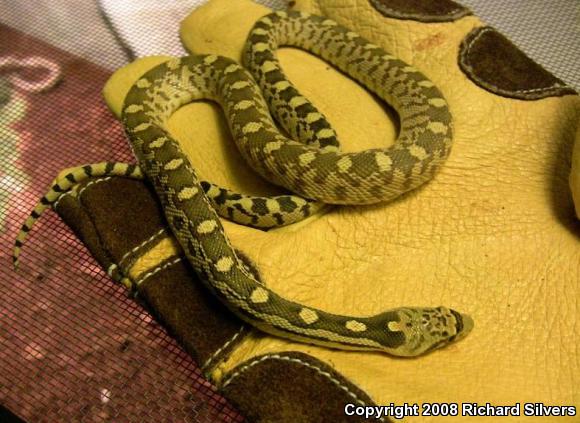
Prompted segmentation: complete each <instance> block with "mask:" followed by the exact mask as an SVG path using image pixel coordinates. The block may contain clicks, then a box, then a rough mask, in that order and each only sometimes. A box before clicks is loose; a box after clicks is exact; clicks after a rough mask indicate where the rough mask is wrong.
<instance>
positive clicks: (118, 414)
mask: <svg viewBox="0 0 580 423" xmlns="http://www.w3.org/2000/svg"><path fill="white" fill-rule="evenodd" d="M8 3H9V2H8ZM26 3H35V2H26ZM55 3H57V2H55ZM39 4H40V2H39ZM2 13H4V11H2ZM2 13H0V14H2ZM8 13H13V14H14V13H22V12H21V11H19V10H17V9H11V10H10V11H8ZM4 17H6V16H4ZM97 18H98V15H97ZM22 19H29V20H30V19H33V17H28V16H23V17H22ZM101 23H102V22H101ZM49 24H50V20H49V21H48V23H47V27H46V31H47V33H48V32H50V31H49ZM71 25H74V22H71ZM53 29H54V28H53ZM89 29H90V28H89ZM76 30H77V31H78V33H79V37H92V36H94V34H93V33H91V31H90V30H88V29H87V28H81V27H78V28H76ZM31 31H32V29H31ZM34 31H36V32H38V28H35V29H34ZM27 32H29V31H27ZM41 32H42V31H41ZM48 35H50V34H48ZM0 40H2V41H1V43H0V61H1V60H2V59H3V58H4V59H6V58H10V59H11V60H20V59H24V58H30V57H39V58H42V59H48V60H50V61H51V62H52V63H54V64H57V65H58V66H59V67H60V71H61V74H62V80H61V81H60V83H59V84H58V85H56V86H55V87H53V88H51V89H48V90H46V91H44V92H40V93H32V92H29V91H26V90H23V89H22V88H19V87H18V81H16V80H14V79H13V78H14V77H15V76H17V77H19V78H21V79H23V80H28V81H41V82H42V80H43V79H45V78H46V77H47V75H48V73H47V71H46V70H43V69H42V67H40V68H38V69H33V68H30V67H26V68H24V69H23V68H20V67H18V66H4V67H3V68H2V70H1V71H0V157H1V161H0V164H1V165H0V243H1V248H0V263H2V264H1V267H0V403H1V404H4V405H5V406H6V407H8V408H9V409H10V410H12V411H13V412H14V413H15V414H17V415H19V416H20V417H22V418H24V419H26V420H29V421H39V422H40V421H43V422H45V421H46V422H57V421H66V422H69V421H80V422H102V421H115V422H133V421H134V422H145V421H151V422H160V421H164V422H166V421H176V422H178V421H186V422H217V421H224V422H240V421H242V420H243V419H242V417H241V416H240V415H239V414H238V413H237V412H236V411H235V410H234V409H233V408H232V407H231V406H230V405H229V404H228V403H227V402H226V401H225V400H224V399H223V398H222V397H221V396H220V395H219V394H218V393H217V392H216V391H215V389H214V388H213V387H212V386H211V385H210V384H209V383H208V382H206V381H205V380H204V379H203V378H202V376H201V373H200V371H199V369H198V367H197V366H196V364H195V363H194V362H193V360H192V359H191V358H190V357H189V356H188V355H187V354H186V353H185V352H184V351H183V350H182V349H181V348H180V347H179V346H178V344H177V343H176V342H175V341H174V340H173V339H172V338H171V337H170V336H169V335H168V334H167V333H166V332H165V330H164V329H163V328H162V327H160V325H159V324H158V323H156V321H154V320H153V319H152V317H151V315H150V314H149V313H147V312H146V311H145V309H144V308H143V307H141V306H140V305H139V304H137V303H136V302H134V301H133V300H132V299H130V298H128V297H127V293H126V291H125V289H124V288H123V287H121V286H119V285H116V284H115V283H114V282H112V281H111V279H110V278H109V277H108V276H107V275H106V274H105V273H104V272H103V271H102V270H101V269H100V268H99V267H98V265H97V264H96V262H95V260H94V259H93V258H92V257H91V256H90V255H89V253H88V251H87V250H86V248H85V247H84V246H83V245H82V244H80V242H79V241H78V240H77V239H76V237H75V236H74V235H73V234H72V232H71V231H70V230H69V229H68V227H66V226H65V225H64V224H63V223H62V222H61V221H60V219H59V218H58V217H57V216H56V214H55V213H53V212H47V213H46V215H45V216H44V217H43V219H41V220H40V221H39V223H38V225H37V226H35V228H34V230H33V231H32V233H31V236H30V237H29V239H28V242H27V243H26V244H25V248H24V250H23V254H22V264H21V267H20V270H19V272H18V273H15V272H14V271H13V270H12V265H11V258H10V256H11V249H12V244H13V241H14V238H15V236H16V233H17V231H18V229H19V227H20V225H21V224H22V222H23V221H24V219H25V218H26V216H27V215H28V213H29V211H30V210H31V208H32V207H33V205H34V204H35V203H36V201H37V200H38V199H39V198H40V196H41V195H42V194H43V193H44V191H45V190H46V188H47V187H48V184H49V183H50V181H51V180H52V179H53V178H54V177H55V176H56V174H57V172H58V171H60V170H61V169H63V168H66V167H70V166H73V165H78V164H82V163H89V162H97V161H104V160H119V161H132V156H131V153H130V151H129V148H128V146H127V143H126V141H125V138H124V135H123V133H122V129H121V127H120V125H119V123H118V122H117V121H115V119H114V118H113V116H112V115H111V113H110V112H109V111H108V110H107V109H106V107H105V105H104V103H103V101H102V97H101V89H102V87H103V84H104V83H105V81H106V80H107V78H108V77H109V75H110V73H111V70H108V69H113V68H115V67H116V66H120V65H122V63H116V62H115V60H117V62H118V57H121V58H122V56H119V55H117V56H115V55H111V56H107V55H103V63H102V65H103V66H99V65H96V64H94V63H91V62H89V61H88V60H86V59H82V58H80V57H79V56H77V55H73V54H70V53H67V52H64V51H63V50H60V49H57V48H55V47H53V46H51V45H50V44H48V43H45V42H41V41H40V40H39V39H38V38H35V37H32V36H29V35H25V34H24V32H22V31H18V30H15V29H13V28H11V27H10V26H8V25H6V24H0ZM113 47H115V46H113ZM111 57H113V59H111ZM115 57H117V59H115ZM107 58H108V60H109V61H108V62H107V61H106V60H107Z"/></svg>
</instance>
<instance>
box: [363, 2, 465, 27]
mask: <svg viewBox="0 0 580 423" xmlns="http://www.w3.org/2000/svg"><path fill="white" fill-rule="evenodd" d="M369 1H370V3H371V5H372V6H373V7H374V8H375V9H376V10H378V11H379V12H380V13H381V14H382V15H383V16H385V17H387V18H395V19H410V20H414V21H420V22H451V21H455V20H457V19H459V18H462V17H464V16H467V15H471V11H470V10H469V9H468V8H466V7H463V6H461V5H460V4H458V3H456V2H454V1H451V0H369Z"/></svg>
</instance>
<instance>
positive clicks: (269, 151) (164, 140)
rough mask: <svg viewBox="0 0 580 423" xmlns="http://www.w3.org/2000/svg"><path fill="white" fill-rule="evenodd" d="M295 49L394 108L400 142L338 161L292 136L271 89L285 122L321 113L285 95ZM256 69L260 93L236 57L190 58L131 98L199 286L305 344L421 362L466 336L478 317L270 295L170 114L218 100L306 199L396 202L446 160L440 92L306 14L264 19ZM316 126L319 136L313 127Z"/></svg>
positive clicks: (263, 162) (137, 143) (139, 86)
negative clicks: (373, 309)
mask: <svg viewBox="0 0 580 423" xmlns="http://www.w3.org/2000/svg"><path fill="white" fill-rule="evenodd" d="M276 40H277V42H276ZM309 40H311V41H309ZM312 40H314V41H312ZM289 44H291V45H296V46H298V47H301V48H304V49H306V50H308V51H312V52H313V53H315V54H318V55H320V56H321V57H323V58H325V59H326V60H328V61H329V62H330V63H332V64H334V65H336V66H337V67H339V68H340V69H342V70H343V71H345V72H347V73H348V74H349V75H351V76H353V77H354V78H355V79H357V80H359V81H360V82H362V83H363V84H364V85H365V86H367V87H368V88H369V89H370V90H371V91H374V92H376V93H377V94H378V95H379V96H381V97H382V98H383V99H384V100H386V101H388V102H389V103H390V104H391V105H393V106H394V108H395V109H396V110H397V112H398V113H399V115H400V117H401V132H400V135H399V137H398V139H397V141H396V142H395V144H394V145H393V146H391V147H389V148H387V149H374V150H367V151H363V152H359V153H340V152H338V151H337V150H336V149H335V148H334V149H333V148H325V145H324V140H322V138H324V135H325V134H327V132H326V131H322V132H321V134H320V135H321V136H320V139H321V142H320V143H319V146H313V145H304V144H303V143H300V142H296V141H293V140H291V139H288V138H286V137H285V136H283V135H282V134H281V133H280V132H279V131H278V129H277V128H276V126H275V124H274V122H273V121H272V118H271V116H270V112H269V110H268V105H267V104H266V102H265V100H264V96H263V95H262V91H263V92H264V95H265V96H266V98H270V99H271V100H272V99H273V100H272V101H271V102H272V105H271V109H272V112H273V114H275V115H277V114H279V110H282V109H284V108H285V110H286V112H288V106H290V108H292V112H291V114H292V115H293V116H294V119H296V120H297V119H298V118H299V117H300V119H301V121H306V122H310V123H312V122H315V121H316V118H317V117H318V115H317V111H310V112H308V113H310V114H311V115H310V116H309V115H306V117H305V118H303V116H302V115H303V114H304V110H303V109H301V106H303V105H306V104H307V103H308V101H307V100H306V99H304V97H302V96H300V95H299V93H298V92H297V91H290V92H286V90H295V88H294V87H293V86H292V85H291V84H290V83H289V81H287V80H283V78H284V77H283V73H282V72H281V69H280V68H279V65H278V64H277V61H276V60H275V52H274V50H275V48H276V46H277V45H289ZM249 63H254V64H249ZM246 65H247V66H249V67H250V68H253V69H254V71H255V75H256V79H257V80H258V81H259V82H260V83H261V84H262V85H263V88H262V89H260V88H259V87H258V86H257V85H256V83H255V82H254V79H253V78H252V76H251V75H250V74H249V73H248V72H247V71H246V70H245V69H243V68H242V67H241V66H239V65H238V64H237V63H236V62H234V61H232V60H231V59H228V58H225V57H220V56H215V55H206V56H190V57H184V58H182V59H178V60H173V61H170V62H167V63H164V64H162V65H159V66H157V67H156V68H154V69H152V70H151V71H149V72H147V73H146V74H145V75H143V76H142V77H141V78H140V79H139V80H138V81H137V82H136V83H135V84H134V85H133V87H132V88H131V90H130V91H129V93H128V95H127V97H126V99H125V104H124V109H123V122H124V125H125V128H126V132H127V135H128V137H129V139H130V141H131V144H132V146H133V150H134V152H135V154H136V156H137V159H138V162H139V165H140V166H141V168H142V170H143V171H144V172H145V174H146V175H147V177H148V178H149V179H150V181H151V182H152V183H153V185H154V187H155V190H156V192H157V195H158V196H159V198H160V200H161V202H162V205H163V209H164V213H165V215H166V217H167V221H168V224H169V226H170V228H171V230H172V231H173V233H174V235H175V236H176V238H177V239H178V241H179V243H180V244H181V246H182V247H183V249H184V251H185V255H186V256H187V258H188V260H189V262H190V263H191V265H192V266H193V268H194V269H195V271H196V272H197V273H198V275H199V276H200V279H201V280H202V281H203V282H204V283H205V284H206V286H207V287H208V288H209V289H210V290H211V291H212V292H214V293H215V295H216V296H218V297H219V298H220V299H221V300H222V301H223V302H224V304H226V306H228V307H229V308H230V309H231V310H232V311H233V312H234V313H235V314H236V315H238V316H239V317H240V318H242V319H244V320H246V321H248V322H249V323H251V324H252V325H254V326H256V327H258V328H260V329H262V330H264V331H266V332H269V333H272V334H275V335H278V336H282V337H286V338H290V339H293V340H297V341H302V342H308V343H314V344H320V345H325V346H330V347H334V348H341V349H358V350H376V351H383V352H386V353H389V354H393V355H397V356H416V355H419V354H422V353H424V352H426V351H429V350H432V349H434V348H438V347H441V346H444V345H446V344H448V343H449V342H452V341H454V340H457V339H459V338H462V337H463V336H465V335H466V334H467V333H468V332H469V330H470V329H471V327H472V321H471V319H470V318H469V317H468V316H465V315H461V314H460V313H458V312H456V311H454V310H450V309H448V308H446V307H435V308H420V307H402V308H396V309H392V310H387V311H385V312H383V313H380V314H378V315H375V316H370V317H353V316H345V315H337V314H331V313H327V312H325V311H323V310H318V309H316V308H313V307H308V306H305V305H303V304H300V303H296V302H293V301H290V300H288V299H286V298H283V297H281V296H280V295H278V294H277V293H275V292H274V291H272V290H271V289H269V288H268V287H267V286H266V285H265V284H264V283H263V281H261V280H259V279H258V278H257V277H256V275H255V274H253V273H252V272H250V271H249V270H248V267H247V266H246V264H245V263H244V262H243V261H242V260H241V259H240V257H239V255H238V254H237V253H236V250H235V249H234V248H233V247H232V245H231V244H230V241H229V239H228V237H227V236H226V234H225V231H224V228H223V226H222V224H221V222H220V220H219V218H218V215H217V214H216V212H215V211H214V209H213V208H212V206H211V204H210V201H209V200H208V198H207V196H206V194H205V193H204V190H203V187H202V185H201V182H200V180H199V178H198V176H197V174H196V172H195V170H194V169H193V167H192V166H191V164H190V162H189V160H188V158H187V157H186V156H185V154H184V153H183V151H182V150H181V148H180V147H179V144H178V143H177V142H176V141H175V140H173V139H172V137H171V135H170V134H169V133H168V132H167V130H166V122H167V120H168V118H169V117H170V116H171V114H172V113H173V112H175V111H176V110H177V109H178V108H179V107H180V106H182V105H184V104H186V103H189V102H191V101H195V100H200V99H209V100H213V101H216V102H217V103H219V104H220V105H221V107H222V108H223V110H224V113H225V116H226V117H227V119H228V122H229V126H230V130H231V132H232V134H233V137H234V139H235V140H236V143H237V145H238V148H239V150H240V151H241V153H242V155H243V156H244V157H245V158H246V160H248V162H249V163H251V164H252V166H255V168H256V170H257V171H258V172H259V173H260V174H262V175H263V176H264V177H266V178H268V179H271V180H273V181H274V182H275V183H277V184H280V185H282V186H285V187H286V188H288V189H290V190H293V191H294V190H295V191H296V192H299V193H300V194H302V195H304V196H306V197H307V198H313V199H319V200H322V201H324V202H331V203H340V204H343V203H344V204H367V203H373V202H379V201H385V200H388V199H391V198H394V197H395V196H397V195H400V194H401V193H403V192H405V191H407V190H409V189H412V188H414V187H416V186H418V185H419V184H421V183H423V182H424V181H426V180H428V179H430V178H431V177H432V175H433V172H434V171H435V169H436V168H437V166H438V165H439V164H441V163H442V161H443V160H444V159H445V158H446V156H447V155H448V153H449V148H450V144H451V115H450V114H449V110H448V107H447V103H446V102H445V100H444V99H443V96H442V95H441V93H440V92H439V90H438V89H437V88H436V87H434V85H433V83H432V82H430V81H429V80H428V79H427V78H426V77H425V76H423V75H422V74H421V73H419V72H418V71H417V70H415V69H414V68H412V67H410V66H409V65H407V64H405V63H404V62H401V61H400V60H398V59H395V58H393V57H392V56H390V55H388V54H387V53H385V52H384V51H383V50H381V49H380V48H379V47H377V46H374V45H372V44H370V43H369V42H368V41H366V40H364V39H363V38H362V37H360V36H358V35H356V34H354V33H352V32H350V31H348V30H347V29H346V28H343V27H341V26H339V25H338V24H336V23H334V22H333V21H330V20H328V19H324V18H321V17H316V16H311V15H305V14H300V13H284V12H277V13H275V14H270V15H267V16H265V17H263V18H262V19H260V20H259V21H258V22H257V24H256V26H255V27H254V29H253V30H252V32H251V34H250V37H249V40H248V48H247V54H246ZM289 93H290V94H289ZM294 93H295V94H294ZM288 95H290V96H291V98H290V99H288ZM284 104H285V106H284ZM307 107H308V106H307ZM277 109H279V110H278V111H277ZM282 114H283V113H282ZM295 126H296V125H295ZM309 128H310V129H309V130H312V131H315V132H316V127H315V126H312V125H311V126H310V127H309ZM289 132H291V131H289ZM271 206H272V207H273V208H274V209H276V208H277V206H276V205H274V204H271ZM278 211H279V210H278Z"/></svg>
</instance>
